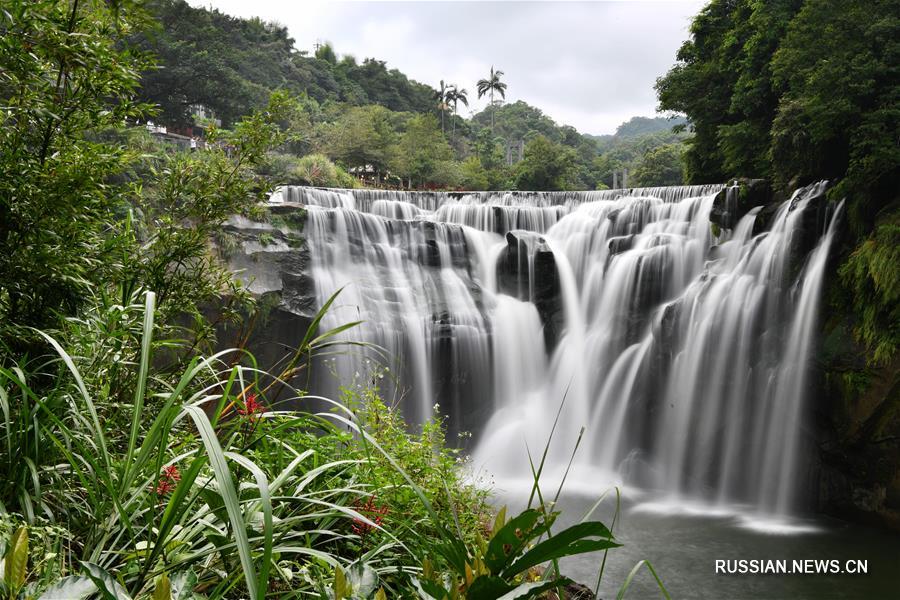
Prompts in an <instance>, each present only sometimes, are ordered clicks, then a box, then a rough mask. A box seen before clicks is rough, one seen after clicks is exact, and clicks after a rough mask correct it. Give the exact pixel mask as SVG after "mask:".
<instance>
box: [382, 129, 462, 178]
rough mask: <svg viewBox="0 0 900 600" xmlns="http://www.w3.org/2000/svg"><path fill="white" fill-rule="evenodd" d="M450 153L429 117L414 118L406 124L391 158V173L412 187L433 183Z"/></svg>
mask: <svg viewBox="0 0 900 600" xmlns="http://www.w3.org/2000/svg"><path fill="white" fill-rule="evenodd" d="M452 158H453V150H452V149H451V148H450V145H449V144H448V143H447V139H446V138H445V137H444V135H443V134H442V133H441V130H440V129H439V128H438V122H437V119H436V118H435V117H434V116H432V115H416V116H414V117H412V118H411V119H410V120H409V122H407V124H406V130H405V131H404V132H403V135H402V136H401V137H400V142H399V144H398V146H397V150H396V154H395V156H394V158H393V161H392V164H393V168H392V170H393V171H394V173H396V174H397V175H399V176H400V177H403V178H405V179H407V180H408V181H410V182H411V183H412V184H414V185H416V186H422V185H425V184H426V183H431V182H434V181H435V179H436V178H437V173H438V170H439V168H440V166H441V165H442V164H446V163H447V162H449V161H450V160H451V159H452Z"/></svg>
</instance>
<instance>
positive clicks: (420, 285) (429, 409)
mask: <svg viewBox="0 0 900 600" xmlns="http://www.w3.org/2000/svg"><path fill="white" fill-rule="evenodd" d="M823 185H824V184H818V185H815V186H810V187H808V188H804V189H801V190H798V191H797V192H796V193H795V194H794V196H793V197H792V198H791V199H789V200H788V201H785V202H783V203H782V204H781V205H780V206H778V207H777V209H776V208H775V207H771V208H772V209H771V210H770V209H768V208H767V209H763V208H762V207H756V208H752V209H750V210H746V211H744V214H738V213H737V212H736V211H735V205H736V203H737V200H736V198H737V194H738V191H737V188H734V187H727V186H722V185H710V186H684V187H669V188H643V189H632V190H605V191H596V192H543V193H542V192H496V193H488V192H483V193H437V192H435V193H431V192H421V193H419V192H390V191H376V190H324V189H316V188H303V187H287V188H283V189H281V190H279V192H278V193H277V194H276V195H275V196H273V201H277V202H285V203H292V204H294V203H295V204H297V205H302V206H303V207H306V210H307V211H308V219H307V231H306V235H307V238H308V243H309V247H310V252H311V256H312V276H313V279H314V281H315V286H316V293H317V295H318V299H319V302H320V304H321V303H324V302H325V301H326V300H327V298H328V297H329V296H331V294H333V293H334V292H335V291H336V290H338V289H340V288H343V291H342V293H341V294H340V296H339V298H338V300H337V302H336V305H337V306H336V308H334V309H333V310H332V311H331V312H330V313H329V314H328V316H327V323H326V326H327V327H335V326H338V325H340V324H342V323H346V322H349V321H357V320H359V321H362V324H361V325H360V326H359V327H357V328H354V329H352V330H350V331H347V332H345V334H344V335H345V338H346V339H348V340H354V341H358V342H365V343H366V344H368V345H364V346H354V347H353V348H354V349H353V350H352V351H351V352H348V353H345V354H340V355H335V356H334V357H331V358H329V359H328V360H326V361H324V364H322V365H320V366H319V377H318V378H317V381H318V383H317V387H318V388H319V389H317V390H316V391H317V392H319V393H322V394H331V395H334V394H337V393H338V390H336V389H334V386H335V385H336V384H335V383H334V382H335V381H337V380H340V381H349V380H353V379H354V378H355V379H356V380H357V381H360V382H364V381H369V380H371V381H376V382H377V384H378V386H379V388H380V390H381V393H382V395H383V397H384V398H385V400H386V401H387V402H395V403H399V404H400V405H401V406H402V409H403V411H404V414H405V415H406V417H407V418H408V419H409V420H410V422H412V423H415V422H421V421H422V420H424V419H426V418H429V417H430V416H432V413H433V410H434V407H435V405H438V406H439V410H440V412H441V413H442V414H444V415H446V416H448V418H449V424H450V428H451V431H452V432H456V431H461V430H466V431H472V432H474V434H475V446H474V457H475V461H476V463H481V464H484V465H485V466H486V467H487V468H488V469H489V470H490V471H491V472H492V473H494V474H495V475H497V476H500V477H504V476H509V477H516V476H528V474H529V466H528V462H527V459H523V457H525V456H527V454H526V451H525V449H526V444H527V447H528V448H529V449H530V451H531V453H532V455H535V454H540V452H541V451H542V449H543V447H544V446H545V444H546V443H547V440H548V439H549V437H550V432H551V428H553V427H555V433H554V436H553V440H554V442H553V444H552V445H551V447H550V455H549V456H550V460H551V462H552V463H555V464H558V465H565V463H566V461H568V460H569V455H570V454H571V452H572V448H573V446H574V444H575V441H576V439H578V438H579V436H580V435H582V429H583V436H582V437H581V446H580V448H579V450H578V452H577V454H576V455H575V466H576V468H581V469H585V470H584V471H583V472H586V473H592V475H591V477H595V476H596V477H599V478H601V479H602V478H603V477H608V478H609V479H608V480H610V481H624V482H626V483H627V484H630V485H634V486H636V487H639V488H646V489H652V490H656V491H657V492H661V493H664V494H666V495H670V496H672V497H678V498H699V499H703V500H705V501H708V502H714V503H742V504H745V505H748V506H750V507H752V508H753V509H755V510H758V511H760V512H764V513H769V514H786V513H789V512H791V511H792V510H794V509H795V508H796V506H797V503H798V493H799V488H800V487H801V486H802V483H803V481H804V479H805V477H806V471H807V470H808V469H806V468H805V465H806V464H807V460H806V459H807V452H806V451H805V443H804V439H805V438H806V437H807V436H806V435H804V433H803V432H804V424H805V421H806V420H805V415H806V410H805V406H804V398H805V396H806V392H807V388H808V387H809V371H810V369H809V362H810V360H811V356H812V353H813V351H814V344H815V331H816V319H817V314H818V304H819V296H820V291H821V287H822V284H823V278H824V272H825V262H826V260H827V254H828V249H829V245H830V243H831V238H832V236H833V231H832V229H833V224H832V225H831V226H827V224H826V223H825V219H824V218H823V216H822V212H823V211H822V210H821V209H822V203H820V202H812V200H813V199H816V198H819V199H820V198H821V194H822V191H823ZM716 211H718V213H719V214H723V213H724V214H725V218H724V219H717V220H716V221H715V222H713V221H712V220H711V217H712V215H713V213H714V212H716ZM817 219H818V221H817ZM834 220H835V219H834V218H833V217H832V219H831V221H832V222H833V221H834ZM817 222H818V225H816V223H817ZM810 223H812V224H813V225H810ZM811 228H812V230H813V231H812V235H810V229H811ZM329 372H336V373H337V375H338V377H336V378H335V377H332V376H330V375H329Z"/></svg>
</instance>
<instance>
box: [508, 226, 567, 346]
mask: <svg viewBox="0 0 900 600" xmlns="http://www.w3.org/2000/svg"><path fill="white" fill-rule="evenodd" d="M497 285H498V287H499V289H500V291H501V292H502V293H504V294H508V295H510V296H513V297H515V298H518V299H519V300H523V301H532V302H534V305H535V307H536V308H537V311H538V314H539V315H540V317H541V323H542V324H543V325H544V342H545V344H546V346H547V349H548V350H549V349H551V348H553V347H554V346H555V345H556V342H557V340H558V339H559V336H560V334H561V333H562V330H563V326H564V324H565V323H564V320H565V317H564V315H563V307H562V293H561V291H560V284H559V272H558V271H557V269H556V259H555V258H554V257H553V250H551V249H550V246H548V245H547V242H546V241H545V240H544V238H543V237H541V236H540V235H539V234H537V233H534V232H530V231H510V232H509V233H507V234H506V248H504V249H503V251H502V253H501V254H500V258H499V259H498V261H497Z"/></svg>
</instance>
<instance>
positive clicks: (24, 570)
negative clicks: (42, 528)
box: [3, 525, 28, 596]
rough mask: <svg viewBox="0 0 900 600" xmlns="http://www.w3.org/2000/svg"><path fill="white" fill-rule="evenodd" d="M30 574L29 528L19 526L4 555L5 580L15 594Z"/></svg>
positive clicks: (7, 587) (8, 587) (7, 586)
mask: <svg viewBox="0 0 900 600" xmlns="http://www.w3.org/2000/svg"><path fill="white" fill-rule="evenodd" d="M27 576H28V528H27V527H25V526H24V525H23V526H22V527H19V528H18V529H17V530H16V531H15V533H13V535H12V538H10V541H9V546H8V547H7V549H6V555H5V556H4V557H3V582H4V583H5V584H6V589H8V590H10V592H11V594H12V595H13V596H15V595H17V594H18V592H19V590H21V589H22V587H23V586H24V585H25V580H26V578H27Z"/></svg>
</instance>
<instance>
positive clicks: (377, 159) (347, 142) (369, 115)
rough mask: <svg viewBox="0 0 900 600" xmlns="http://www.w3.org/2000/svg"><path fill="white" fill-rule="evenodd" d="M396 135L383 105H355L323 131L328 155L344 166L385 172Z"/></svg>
mask: <svg viewBox="0 0 900 600" xmlns="http://www.w3.org/2000/svg"><path fill="white" fill-rule="evenodd" d="M395 143H396V134H395V132H394V128H393V125H392V124H391V122H390V111H389V110H388V109H386V108H384V107H383V106H378V105H369V106H354V107H351V108H350V109H349V110H347V112H345V113H344V114H343V115H342V116H341V117H340V118H339V119H338V120H337V121H336V122H335V123H333V124H329V125H328V126H327V127H326V129H325V132H324V149H325V154H327V155H328V156H329V157H330V158H332V159H333V160H335V161H337V162H338V163H339V164H341V165H342V166H344V167H346V168H348V169H352V168H366V167H367V166H371V167H372V168H374V170H375V172H376V173H384V171H385V170H386V169H387V165H388V161H389V159H390V152H391V148H392V146H393V145H394V144H395Z"/></svg>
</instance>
